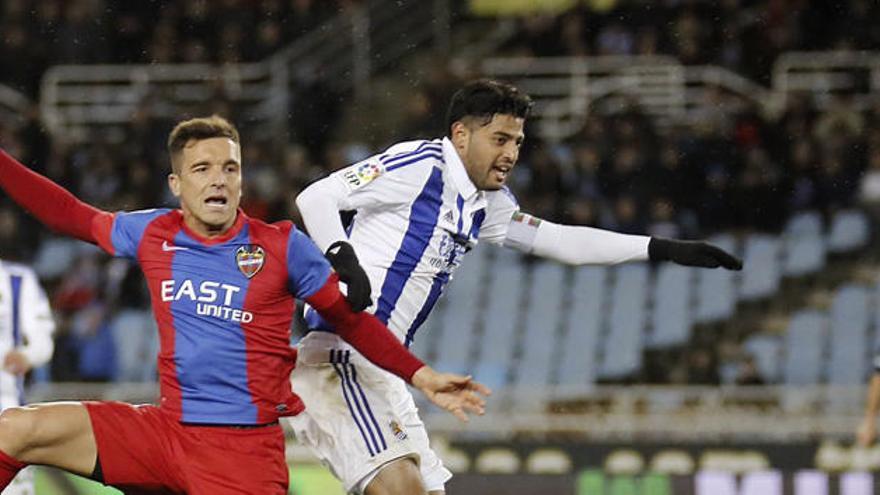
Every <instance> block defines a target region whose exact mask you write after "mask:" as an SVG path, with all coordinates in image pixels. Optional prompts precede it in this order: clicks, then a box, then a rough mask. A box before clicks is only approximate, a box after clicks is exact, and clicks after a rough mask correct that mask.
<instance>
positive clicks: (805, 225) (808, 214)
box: [783, 211, 822, 237]
mask: <svg viewBox="0 0 880 495" xmlns="http://www.w3.org/2000/svg"><path fill="white" fill-rule="evenodd" d="M783 235H785V236H786V237H813V236H821V235H822V216H821V215H820V214H819V212H818V211H803V212H800V213H797V214H795V215H794V216H792V217H791V218H790V219H789V220H788V222H787V223H786V224H785V229H784V230H783Z"/></svg>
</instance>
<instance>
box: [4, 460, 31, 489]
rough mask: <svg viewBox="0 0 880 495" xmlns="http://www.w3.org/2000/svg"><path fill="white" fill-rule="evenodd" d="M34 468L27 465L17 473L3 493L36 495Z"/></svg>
mask: <svg viewBox="0 0 880 495" xmlns="http://www.w3.org/2000/svg"><path fill="white" fill-rule="evenodd" d="M36 493H37V492H36V489H35V488H34V468H33V466H27V467H26V468H24V469H22V470H21V471H19V472H18V474H17V475H15V478H13V479H12V483H10V484H9V486H7V487H6V489H5V490H3V492H2V495H34V494H36Z"/></svg>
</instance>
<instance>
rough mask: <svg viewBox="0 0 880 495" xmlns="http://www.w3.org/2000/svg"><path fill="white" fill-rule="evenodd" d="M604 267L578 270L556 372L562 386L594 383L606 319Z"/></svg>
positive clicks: (565, 320) (606, 271) (606, 287)
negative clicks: (601, 336) (600, 341)
mask: <svg viewBox="0 0 880 495" xmlns="http://www.w3.org/2000/svg"><path fill="white" fill-rule="evenodd" d="M610 271H611V270H610V269H609V268H607V267H604V266H582V267H578V268H575V270H574V280H573V282H572V286H571V299H570V300H571V306H570V307H569V309H568V312H567V313H566V314H565V316H564V322H563V336H562V339H563V341H562V342H563V346H562V355H561V356H560V358H559V368H558V369H557V370H556V373H555V374H556V377H557V379H556V381H557V383H559V384H561V385H566V384H576V385H579V384H585V383H594V382H595V380H596V359H597V357H598V352H597V350H598V342H599V332H600V330H601V325H602V321H603V319H604V316H605V311H604V308H605V305H606V294H607V293H608V290H607V289H608V284H607V282H606V281H607V279H608V273H609V272H610Z"/></svg>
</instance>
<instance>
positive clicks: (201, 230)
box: [183, 209, 238, 238]
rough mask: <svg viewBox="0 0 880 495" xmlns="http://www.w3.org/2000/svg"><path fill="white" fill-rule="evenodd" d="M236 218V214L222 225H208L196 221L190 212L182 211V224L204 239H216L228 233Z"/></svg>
mask: <svg viewBox="0 0 880 495" xmlns="http://www.w3.org/2000/svg"><path fill="white" fill-rule="evenodd" d="M237 217H238V214H237V213H236V216H234V217H232V218H231V219H229V220H228V221H227V222H226V223H224V224H223V225H210V224H207V223H205V222H202V221H200V220H199V219H197V218H196V217H195V216H194V215H193V214H192V212H190V211H187V210H185V209H184V210H183V223H185V224H186V226H187V227H188V228H189V229H190V230H191V231H193V232H195V233H196V234H198V235H200V236H202V237H206V238H211V237H218V236H221V235H223V234H225V233H226V232H228V231H229V229H230V228H232V226H233V225H234V224H235V219H236V218H237Z"/></svg>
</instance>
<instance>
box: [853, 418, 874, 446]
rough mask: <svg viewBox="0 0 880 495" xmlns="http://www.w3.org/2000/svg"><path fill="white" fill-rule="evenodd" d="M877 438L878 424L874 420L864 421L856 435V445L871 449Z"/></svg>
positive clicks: (867, 419) (866, 419)
mask: <svg viewBox="0 0 880 495" xmlns="http://www.w3.org/2000/svg"><path fill="white" fill-rule="evenodd" d="M876 437H877V424H876V422H875V421H874V418H865V419H863V420H862V423H861V424H860V425H859V430H858V432H857V433H856V445H858V446H859V447H870V446H871V444H872V443H874V439H875V438H876Z"/></svg>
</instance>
